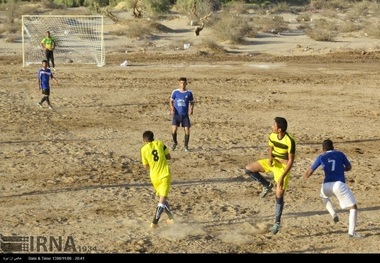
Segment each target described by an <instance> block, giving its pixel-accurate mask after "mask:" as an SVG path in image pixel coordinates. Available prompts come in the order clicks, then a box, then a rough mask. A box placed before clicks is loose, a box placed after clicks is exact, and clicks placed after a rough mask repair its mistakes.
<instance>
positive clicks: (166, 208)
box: [165, 201, 173, 219]
mask: <svg viewBox="0 0 380 263" xmlns="http://www.w3.org/2000/svg"><path fill="white" fill-rule="evenodd" d="M165 212H166V214H167V215H168V217H169V219H173V214H172V212H171V211H170V206H169V203H168V201H165Z"/></svg>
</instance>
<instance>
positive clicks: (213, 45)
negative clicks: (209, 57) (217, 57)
mask: <svg viewBox="0 0 380 263" xmlns="http://www.w3.org/2000/svg"><path fill="white" fill-rule="evenodd" d="M201 46H203V47H205V48H208V49H210V50H213V51H223V52H224V51H225V49H224V48H223V47H222V46H220V45H218V43H217V42H216V41H215V40H214V39H210V38H205V39H203V40H202V42H201Z"/></svg>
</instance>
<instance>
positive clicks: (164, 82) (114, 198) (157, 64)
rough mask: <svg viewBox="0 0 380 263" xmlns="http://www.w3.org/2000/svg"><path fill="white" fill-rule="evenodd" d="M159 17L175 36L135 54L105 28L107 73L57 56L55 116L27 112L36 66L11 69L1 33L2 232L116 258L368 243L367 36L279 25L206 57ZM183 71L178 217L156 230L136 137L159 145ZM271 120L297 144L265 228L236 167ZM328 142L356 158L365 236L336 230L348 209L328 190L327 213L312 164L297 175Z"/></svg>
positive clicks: (15, 47)
mask: <svg viewBox="0 0 380 263" xmlns="http://www.w3.org/2000/svg"><path fill="white" fill-rule="evenodd" d="M166 23H167V24H166V25H167V26H170V27H171V28H173V29H175V30H174V32H172V33H168V34H166V35H161V36H159V37H158V38H157V39H156V40H155V41H154V44H155V45H154V46H152V45H151V46H149V48H146V49H145V52H143V51H142V47H141V46H138V43H137V42H133V41H132V40H129V42H128V43H126V40H125V39H120V41H119V42H117V41H116V40H115V38H114V37H111V36H107V37H106V45H107V57H106V63H107V64H106V65H105V66H104V67H101V68H98V67H96V66H95V65H78V66H73V65H69V64H67V65H66V64H58V65H57V72H56V77H57V78H58V79H59V81H60V84H59V85H58V86H57V85H55V84H54V83H53V84H52V94H51V100H52V103H53V106H54V110H53V111H51V110H48V109H47V108H44V109H40V108H38V107H37V102H38V101H39V99H40V98H41V94H40V92H39V91H38V89H37V85H36V78H35V76H36V73H37V70H38V69H39V65H34V66H33V65H32V66H28V67H25V68H23V67H22V58H21V53H20V49H21V48H20V46H19V44H10V43H5V42H4V40H3V39H0V41H1V43H0V52H1V57H0V61H1V65H0V75H1V78H0V81H1V87H0V92H1V96H0V105H1V115H0V120H1V126H0V131H1V139H0V143H1V149H0V159H1V166H0V185H1V192H0V200H1V208H0V214H1V219H2V223H1V228H0V232H1V234H2V235H4V236H12V235H16V236H28V237H33V238H34V242H35V240H36V239H37V237H44V238H45V239H47V240H51V239H52V238H53V239H54V238H57V239H58V238H59V237H62V238H63V240H64V241H65V240H67V239H68V240H70V238H72V239H71V241H74V242H75V249H76V250H77V251H76V252H79V253H80V252H85V253H89V252H90V253H114V254H117V255H122V254H124V253H222V254H225V253H234V254H235V253H239V254H240V253H265V254H272V253H292V254H298V253H302V254H314V253H322V254H325V253H326V254H327V253H328V254H330V253H378V252H380V223H379V220H378V219H379V217H380V205H379V192H378V189H379V187H380V180H379V176H380V172H379V171H380V157H379V154H378V150H379V145H380V144H379V140H380V134H379V124H378V119H379V116H380V110H379V102H380V93H379V92H378V88H379V84H380V75H379V70H380V64H379V59H380V52H379V50H374V47H376V46H378V44H379V40H374V39H372V40H368V39H367V40H366V39H364V40H363V39H362V38H352V39H346V40H344V39H342V40H340V41H339V42H334V43H319V42H315V41H312V40H310V39H308V38H307V37H306V36H304V35H299V34H298V35H294V36H291V35H288V36H278V35H277V36H265V37H262V38H258V39H255V40H254V41H252V43H251V44H250V45H246V46H239V47H234V52H227V53H212V52H210V51H207V50H206V51H205V50H203V49H202V48H201V47H197V43H198V41H200V40H199V39H196V38H195V37H194V36H193V34H192V28H191V27H189V26H188V25H187V23H186V22H185V20H184V19H182V20H181V19H179V20H178V21H173V20H171V21H167V22H166ZM176 32H180V33H178V34H180V36H178V34H176ZM203 36H207V29H205V30H204V31H202V35H201V37H203ZM189 42H191V43H192V45H191V48H190V49H188V50H184V49H183V48H181V47H182V45H183V43H189ZM115 43H118V45H116V46H117V47H115ZM173 46H176V47H178V48H173ZM132 47H134V48H132ZM305 47H309V48H310V47H312V49H305ZM342 47H344V48H342ZM229 48H230V47H226V49H229ZM126 50H127V51H128V52H127V53H125V51H126ZM237 51H239V52H237ZM124 60H128V61H129V65H128V66H127V67H120V63H122V62H123V61H124ZM181 76H185V77H187V78H188V79H189V85H188V88H189V89H191V90H192V91H193V93H194V95H195V99H196V106H195V110H194V115H193V116H192V123H193V126H192V130H191V132H192V133H191V139H190V152H189V153H187V152H183V151H182V150H181V147H180V148H179V149H178V150H176V151H173V152H171V154H172V157H173V159H172V160H171V161H170V166H171V170H172V174H173V182H172V189H171V192H170V196H169V200H170V203H171V205H172V210H173V213H174V215H175V224H174V225H170V226H169V225H165V223H164V221H165V220H166V215H163V218H162V222H161V223H160V227H159V229H158V230H156V231H152V230H151V229H149V224H150V222H151V219H152V216H153V213H154V211H155V207H156V205H157V200H156V199H155V197H154V194H153V188H152V186H151V183H150V180H149V176H148V173H147V171H145V170H144V169H143V167H142V165H141V162H140V156H139V150H140V147H141V145H142V133H143V132H144V131H145V130H152V131H153V132H154V133H155V135H156V138H157V139H161V140H163V141H164V142H165V143H166V144H167V145H168V146H170V145H171V135H170V128H171V124H170V123H171V122H170V121H171V116H170V115H169V104H168V98H169V95H170V93H171V91H172V90H173V89H175V88H177V79H178V78H179V77H181ZM276 116H283V117H285V118H287V120H288V122H289V128H288V130H289V132H291V133H293V135H294V136H295V138H296V140H297V142H298V145H297V159H296V163H295V166H294V169H293V177H292V179H291V182H290V186H289V190H288V191H287V193H286V195H285V202H286V203H285V208H284V212H283V220H282V228H281V230H280V232H279V233H278V234H277V235H273V234H272V233H271V232H270V229H271V226H272V224H273V221H274V194H273V193H271V194H269V195H268V196H267V197H266V198H264V199H262V198H260V197H259V196H258V195H259V193H260V192H261V187H259V185H258V184H257V183H255V182H253V181H252V180H251V179H250V178H248V177H247V176H246V175H245V174H244V173H243V170H242V168H243V167H244V166H245V164H247V163H248V162H251V161H253V160H256V159H258V158H262V157H265V156H266V153H267V136H268V134H269V132H270V130H271V124H272V122H273V119H274V117H276ZM182 137H183V131H182V130H181V131H180V132H179V138H182ZM326 138H330V139H332V140H333V141H335V146H336V148H337V149H340V150H343V151H344V152H345V153H346V154H347V155H348V157H349V159H350V160H351V162H352V164H353V170H352V171H350V172H348V173H347V178H348V179H347V182H348V185H349V186H350V187H351V189H352V190H353V192H354V194H355V196H356V198H357V202H358V207H359V215H358V226H357V231H358V233H360V234H361V235H363V236H364V238H362V239H350V238H348V237H347V227H348V212H347V211H342V210H340V209H339V206H338V204H337V202H336V200H335V199H334V200H333V201H334V203H335V204H336V207H337V209H338V212H339V216H340V222H339V223H337V224H334V223H333V221H332V220H331V218H330V216H329V215H328V213H327V211H326V210H325V208H324V206H323V204H322V202H321V200H320V198H319V189H320V184H321V182H322V172H321V170H318V171H317V172H316V173H315V174H314V175H313V176H312V177H311V178H310V179H308V180H303V179H301V177H302V175H303V174H304V173H305V171H306V169H307V168H308V167H309V166H310V165H311V163H312V162H313V160H314V159H315V158H316V157H317V155H318V154H319V153H320V150H321V142H322V140H324V139H326ZM180 146H182V145H180ZM267 177H268V178H269V179H270V180H272V179H273V178H272V176H271V175H270V174H268V175H267ZM69 243H70V242H69ZM70 244H72V243H70ZM34 249H36V248H35V247H34ZM29 251H30V252H31V253H32V252H37V251H36V250H32V249H31V248H30V250H29ZM41 252H44V253H45V252H47V253H50V252H54V253H58V252H60V251H57V249H56V248H53V249H52V250H49V248H48V249H47V251H46V250H43V248H42V251H41ZM68 252H73V250H69V251H68Z"/></svg>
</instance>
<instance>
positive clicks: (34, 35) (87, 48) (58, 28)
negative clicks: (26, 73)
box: [21, 15, 105, 67]
mask: <svg viewBox="0 0 380 263" xmlns="http://www.w3.org/2000/svg"><path fill="white" fill-rule="evenodd" d="M46 31H50V35H51V36H52V37H54V38H55V41H56V48H55V50H54V60H55V63H56V64H57V65H59V64H66V63H75V64H97V66H98V67H102V66H104V65H105V48H104V37H103V16H86V15H83V16H79V15H72V16H71V15H23V16H22V29H21V32H22V55H23V67H25V66H26V65H30V64H40V63H41V61H42V60H43V59H45V51H44V50H43V49H42V47H41V40H42V39H43V38H44V37H45V36H46Z"/></svg>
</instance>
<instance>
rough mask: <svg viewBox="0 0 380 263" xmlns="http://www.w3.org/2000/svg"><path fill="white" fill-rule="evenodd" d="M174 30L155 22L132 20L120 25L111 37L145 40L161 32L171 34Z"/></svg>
mask: <svg viewBox="0 0 380 263" xmlns="http://www.w3.org/2000/svg"><path fill="white" fill-rule="evenodd" d="M170 31H172V29H170V28H168V27H166V26H164V25H162V24H160V23H158V22H154V21H150V20H143V19H130V20H125V21H123V22H120V23H118V26H117V29H114V30H111V31H110V32H109V33H110V34H111V35H117V36H127V37H128V38H138V39H144V38H149V37H151V36H153V35H154V33H159V32H165V33H167V32H170Z"/></svg>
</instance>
